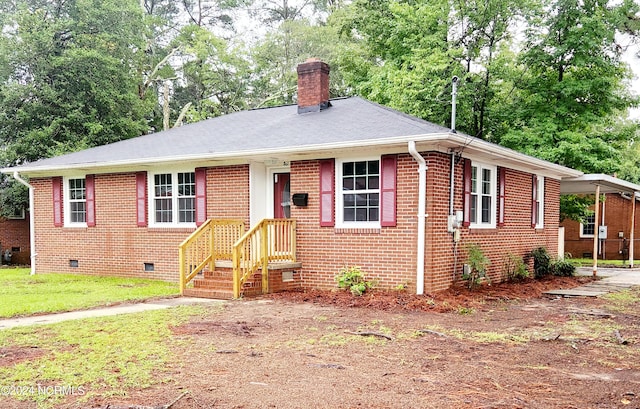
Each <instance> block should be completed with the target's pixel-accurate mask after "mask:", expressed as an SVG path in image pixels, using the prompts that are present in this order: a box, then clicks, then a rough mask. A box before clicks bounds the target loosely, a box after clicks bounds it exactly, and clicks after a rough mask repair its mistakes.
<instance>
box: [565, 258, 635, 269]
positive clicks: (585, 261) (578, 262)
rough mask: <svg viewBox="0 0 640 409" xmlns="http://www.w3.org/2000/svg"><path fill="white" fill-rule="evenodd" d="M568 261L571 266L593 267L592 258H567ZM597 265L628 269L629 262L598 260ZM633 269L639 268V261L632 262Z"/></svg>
mask: <svg viewBox="0 0 640 409" xmlns="http://www.w3.org/2000/svg"><path fill="white" fill-rule="evenodd" d="M567 260H568V261H570V262H571V263H573V265H575V266H577V267H591V266H593V259H592V258H568V259H567ZM598 265H599V266H601V267H604V266H613V267H628V266H629V260H598ZM633 265H634V267H635V266H639V267H640V260H635V261H634V262H633Z"/></svg>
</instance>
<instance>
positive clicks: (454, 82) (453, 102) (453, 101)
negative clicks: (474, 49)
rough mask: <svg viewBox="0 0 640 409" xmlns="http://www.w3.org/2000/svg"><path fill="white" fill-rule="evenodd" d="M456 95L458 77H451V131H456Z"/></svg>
mask: <svg viewBox="0 0 640 409" xmlns="http://www.w3.org/2000/svg"><path fill="white" fill-rule="evenodd" d="M457 95H458V77H457V76H455V75H454V76H453V78H451V132H453V133H456V96H457Z"/></svg>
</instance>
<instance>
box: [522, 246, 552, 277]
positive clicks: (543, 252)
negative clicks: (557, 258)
mask: <svg viewBox="0 0 640 409" xmlns="http://www.w3.org/2000/svg"><path fill="white" fill-rule="evenodd" d="M528 255H529V257H533V273H534V277H535V278H542V277H546V276H548V275H549V274H551V273H552V272H553V271H552V269H551V256H550V255H549V252H547V249H546V248H544V247H538V248H537V249H534V250H531V252H530V253H529V254H528Z"/></svg>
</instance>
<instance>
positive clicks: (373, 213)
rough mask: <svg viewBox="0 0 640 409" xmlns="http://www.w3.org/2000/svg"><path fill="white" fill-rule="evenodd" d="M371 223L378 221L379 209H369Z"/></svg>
mask: <svg viewBox="0 0 640 409" xmlns="http://www.w3.org/2000/svg"><path fill="white" fill-rule="evenodd" d="M369 221H372V222H373V221H375V222H377V221H378V209H377V208H371V209H369Z"/></svg>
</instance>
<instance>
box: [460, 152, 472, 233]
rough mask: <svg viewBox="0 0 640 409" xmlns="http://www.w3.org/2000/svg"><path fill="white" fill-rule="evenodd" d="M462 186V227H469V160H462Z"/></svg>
mask: <svg viewBox="0 0 640 409" xmlns="http://www.w3.org/2000/svg"><path fill="white" fill-rule="evenodd" d="M462 185H463V187H464V196H463V198H462V202H463V204H462V206H463V209H464V217H463V221H462V225H463V226H464V227H469V225H470V224H471V160H469V159H465V160H464V173H463V175H462Z"/></svg>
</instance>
